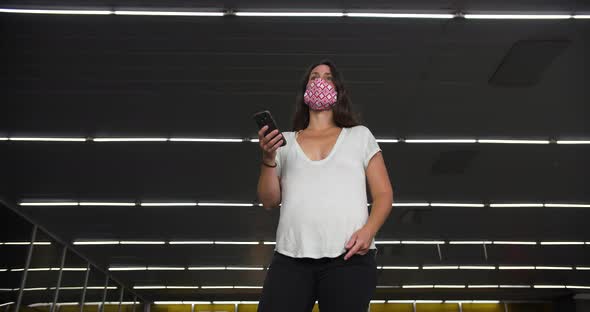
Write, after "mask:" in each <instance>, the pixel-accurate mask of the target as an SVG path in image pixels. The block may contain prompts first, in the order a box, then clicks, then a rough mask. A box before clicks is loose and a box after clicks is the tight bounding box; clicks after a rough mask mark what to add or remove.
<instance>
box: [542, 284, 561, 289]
mask: <svg viewBox="0 0 590 312" xmlns="http://www.w3.org/2000/svg"><path fill="white" fill-rule="evenodd" d="M535 288H559V289H561V288H565V285H535Z"/></svg>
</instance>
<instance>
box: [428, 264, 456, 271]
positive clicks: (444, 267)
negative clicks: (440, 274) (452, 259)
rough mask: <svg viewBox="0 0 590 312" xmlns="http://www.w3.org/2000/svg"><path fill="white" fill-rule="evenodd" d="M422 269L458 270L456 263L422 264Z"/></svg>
mask: <svg viewBox="0 0 590 312" xmlns="http://www.w3.org/2000/svg"><path fill="white" fill-rule="evenodd" d="M422 269H424V270H458V269H459V266H458V265H424V266H422Z"/></svg>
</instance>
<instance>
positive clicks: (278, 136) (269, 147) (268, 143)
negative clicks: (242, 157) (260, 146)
mask: <svg viewBox="0 0 590 312" xmlns="http://www.w3.org/2000/svg"><path fill="white" fill-rule="evenodd" d="M282 137H283V136H282V135H281V134H280V133H279V134H278V135H277V136H276V137H274V138H273V139H272V140H270V141H268V142H267V143H266V145H265V147H267V148H268V149H269V151H272V149H273V147H274V145H275V144H276V143H277V142H278V141H279V140H280V139H281V138H282Z"/></svg>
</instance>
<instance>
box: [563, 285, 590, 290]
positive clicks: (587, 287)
mask: <svg viewBox="0 0 590 312" xmlns="http://www.w3.org/2000/svg"><path fill="white" fill-rule="evenodd" d="M565 287H566V288H568V289H590V286H580V285H565Z"/></svg>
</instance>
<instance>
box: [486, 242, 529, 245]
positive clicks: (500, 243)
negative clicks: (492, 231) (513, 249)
mask: <svg viewBox="0 0 590 312" xmlns="http://www.w3.org/2000/svg"><path fill="white" fill-rule="evenodd" d="M536 244H537V242H523V241H494V245H536Z"/></svg>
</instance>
